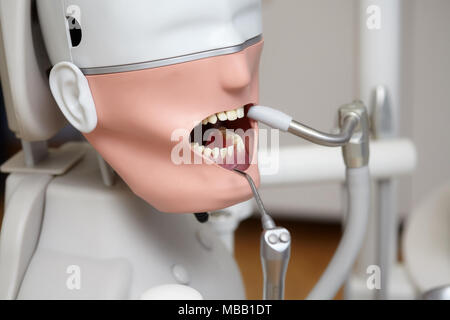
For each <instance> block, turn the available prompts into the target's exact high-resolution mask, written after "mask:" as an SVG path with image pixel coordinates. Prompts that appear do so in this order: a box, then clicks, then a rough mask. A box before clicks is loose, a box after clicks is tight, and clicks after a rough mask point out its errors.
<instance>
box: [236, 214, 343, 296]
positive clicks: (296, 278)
mask: <svg viewBox="0 0 450 320" xmlns="http://www.w3.org/2000/svg"><path fill="white" fill-rule="evenodd" d="M277 223H278V224H279V225H282V226H283V227H285V228H287V229H288V230H289V231H290V232H291V235H292V247H291V260H290V263H289V268H288V273H287V278H286V291H285V292H286V293H285V295H286V296H285V298H286V299H290V300H293V299H304V298H305V297H306V296H307V295H308V293H309V291H310V290H311V289H312V288H313V286H314V284H315V283H316V282H317V280H318V279H319V278H320V275H321V274H322V272H323V271H324V270H325V268H326V266H327V265H328V262H329V261H330V259H331V257H332V256H333V254H334V251H335V249H336V247H337V245H338V243H339V240H340V237H341V227H340V226H339V225H338V224H335V225H333V224H318V223H308V222H296V221H280V220H277ZM260 235H261V223H260V221H259V220H257V219H250V220H246V221H244V222H243V223H242V224H241V225H240V226H239V228H238V230H237V233H236V243H235V257H236V260H237V262H238V264H239V267H240V269H241V273H242V277H243V280H244V283H245V287H246V291H247V298H248V299H261V295H262V272H261V263H260V257H259V239H260ZM336 298H337V299H341V298H342V293H339V294H338V295H337V297H336Z"/></svg>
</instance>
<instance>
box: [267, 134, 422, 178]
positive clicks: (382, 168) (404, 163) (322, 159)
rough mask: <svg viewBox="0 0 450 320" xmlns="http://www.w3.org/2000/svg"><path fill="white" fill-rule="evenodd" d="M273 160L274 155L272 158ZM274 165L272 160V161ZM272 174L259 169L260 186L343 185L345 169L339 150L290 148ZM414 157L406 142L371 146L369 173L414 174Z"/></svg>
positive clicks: (384, 175) (382, 175) (378, 175)
mask: <svg viewBox="0 0 450 320" xmlns="http://www.w3.org/2000/svg"><path fill="white" fill-rule="evenodd" d="M275 156H276V155H275ZM268 159H269V158H268V157H267V153H265V152H259V163H260V164H263V163H267V161H268ZM272 161H273V159H272ZM278 162H279V168H278V170H277V172H276V173H275V174H272V170H267V171H266V169H265V167H264V165H260V170H261V185H262V187H264V186H270V185H289V184H295V183H307V182H343V181H344V179H345V166H344V161H343V158H342V153H341V150H340V148H326V147H320V146H310V145H309V146H290V147H283V148H280V151H279V158H278ZM416 162H417V153H416V148H415V146H414V144H413V143H412V142H411V141H410V140H408V139H390V140H383V141H371V142H370V161H369V166H370V173H371V175H372V177H373V178H390V177H392V176H401V175H405V174H409V173H411V172H412V170H414V168H415V166H416Z"/></svg>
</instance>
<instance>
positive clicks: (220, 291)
mask: <svg viewBox="0 0 450 320" xmlns="http://www.w3.org/2000/svg"><path fill="white" fill-rule="evenodd" d="M82 145H84V146H85V148H86V149H87V150H88V151H87V153H86V156H85V157H84V158H83V160H82V161H81V162H79V163H78V164H77V165H76V166H75V167H74V168H73V169H72V170H70V171H69V172H68V173H67V174H65V175H64V176H60V177H55V178H54V179H53V180H52V181H51V183H50V184H49V186H48V188H47V192H46V198H45V212H44V219H43V222H42V229H41V233H40V236H39V243H38V246H37V248H36V251H35V253H34V255H33V258H32V260H31V262H30V264H29V266H28V268H27V270H26V274H25V277H24V279H23V281H22V284H21V287H20V290H19V294H18V298H19V299H139V298H140V297H141V295H142V294H143V293H144V292H146V291H147V290H148V289H149V288H153V287H157V286H160V285H165V284H170V283H177V279H176V278H175V277H174V275H173V266H174V265H176V264H179V265H182V266H183V267H184V268H185V269H186V271H187V272H188V274H189V278H190V281H189V286H191V287H192V288H195V289H196V290H198V292H200V293H201V295H202V296H203V297H204V298H205V299H244V298H245V292H244V287H243V284H242V280H241V277H240V273H239V269H238V267H237V264H236V262H235V261H234V259H233V257H232V255H231V254H230V253H229V251H228V249H227V248H226V247H225V246H224V245H223V244H222V242H221V240H220V239H219V238H218V237H217V236H216V234H215V233H214V231H213V230H212V229H211V228H210V227H209V226H208V225H205V224H200V223H198V222H197V221H196V219H195V217H194V216H193V215H192V214H161V213H160V212H157V211H156V210H154V209H153V208H151V207H150V206H149V205H148V204H147V203H145V202H144V201H143V200H141V199H139V198H138V197H137V196H135V195H134V194H133V193H132V192H131V191H130V189H129V188H128V187H127V186H126V185H125V184H124V183H123V182H122V181H121V180H119V181H117V182H116V183H115V184H114V185H113V186H112V187H107V186H105V185H104V183H103V180H102V177H101V174H100V171H99V169H98V161H97V154H96V152H95V151H94V150H93V149H92V148H91V147H90V146H89V145H88V144H82ZM11 214H13V213H11ZM5 218H6V217H5ZM198 231H201V232H202V233H204V234H207V235H208V239H209V241H210V248H209V249H207V248H205V247H204V246H203V245H202V244H201V243H200V242H199V240H198V238H197V232H198ZM71 266H75V267H79V270H80V273H81V278H80V279H81V285H80V286H81V287H80V289H79V290H78V289H76V288H75V289H74V288H71V287H68V286H67V281H68V279H69V278H70V277H71V276H72V275H73V274H72V273H71V270H76V268H73V267H71ZM69 267H71V268H69ZM68 268H69V269H68Z"/></svg>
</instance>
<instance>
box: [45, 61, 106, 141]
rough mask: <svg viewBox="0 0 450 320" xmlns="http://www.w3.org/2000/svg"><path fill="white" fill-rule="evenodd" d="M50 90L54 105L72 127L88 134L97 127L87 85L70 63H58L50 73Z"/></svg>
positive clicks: (75, 67) (95, 113) (83, 77)
mask: <svg viewBox="0 0 450 320" xmlns="http://www.w3.org/2000/svg"><path fill="white" fill-rule="evenodd" d="M50 89H51V91H52V94H53V97H54V98H55V101H56V103H57V104H58V106H59V108H60V109H61V111H62V113H63V114H64V116H65V117H66V119H67V120H68V121H69V122H70V124H71V125H72V126H74V127H75V128H76V129H78V130H79V131H81V132H83V133H89V132H91V131H92V130H94V129H95V127H96V126H97V112H96V110H95V104H94V99H93V98H92V94H91V90H90V88H89V83H88V81H87V79H86V77H85V76H84V74H83V73H82V72H81V70H80V69H79V68H78V67H77V66H75V65H74V64H73V63H70V62H60V63H58V64H57V65H55V66H54V67H53V69H52V71H51V72H50Z"/></svg>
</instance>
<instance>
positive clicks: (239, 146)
mask: <svg viewBox="0 0 450 320" xmlns="http://www.w3.org/2000/svg"><path fill="white" fill-rule="evenodd" d="M252 105H253V104H246V105H244V106H242V107H239V108H237V109H232V110H225V111H221V112H218V113H215V114H213V115H210V116H208V117H207V118H205V119H204V120H203V121H202V122H201V123H200V124H199V125H198V126H196V127H195V128H194V129H193V130H192V132H191V135H190V142H191V149H192V150H193V151H194V153H195V154H196V155H197V156H201V157H202V158H203V160H204V161H205V162H207V163H211V162H212V163H216V164H217V165H219V166H220V167H222V168H224V169H228V170H233V169H235V168H236V169H239V170H243V171H245V170H247V169H248V167H249V166H250V164H251V161H252V159H253V155H252V150H253V144H254V143H255V139H257V124H256V122H255V121H254V120H252V119H250V118H248V117H247V112H248V109H249V108H250V107H251V106H252Z"/></svg>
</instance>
